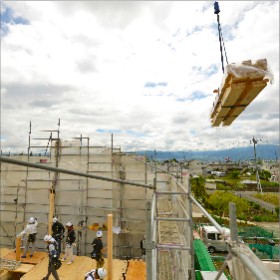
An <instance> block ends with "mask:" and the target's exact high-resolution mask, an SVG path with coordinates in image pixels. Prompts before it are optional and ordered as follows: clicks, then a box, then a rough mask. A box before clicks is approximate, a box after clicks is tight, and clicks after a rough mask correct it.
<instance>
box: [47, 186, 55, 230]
mask: <svg viewBox="0 0 280 280" xmlns="http://www.w3.org/2000/svg"><path fill="white" fill-rule="evenodd" d="M54 194H55V192H54V189H51V190H50V209H49V211H50V212H49V226H48V234H49V235H52V224H53V214H54Z"/></svg>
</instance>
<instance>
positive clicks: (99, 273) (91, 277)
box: [85, 268, 107, 280]
mask: <svg viewBox="0 0 280 280" xmlns="http://www.w3.org/2000/svg"><path fill="white" fill-rule="evenodd" d="M106 275H107V271H106V269H104V268H98V269H93V270H91V271H89V272H87V273H86V275H85V280H95V279H104V278H105V276H106Z"/></svg>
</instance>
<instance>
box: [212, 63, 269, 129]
mask: <svg viewBox="0 0 280 280" xmlns="http://www.w3.org/2000/svg"><path fill="white" fill-rule="evenodd" d="M269 80H272V74H271V73H270V71H269V70H268V66H267V61H266V59H260V60H257V61H256V63H254V64H252V62H251V60H249V61H243V62H242V63H241V64H239V65H238V64H229V65H227V67H226V72H225V75H224V77H223V81H222V83H221V86H220V88H219V89H218V90H214V92H215V93H216V94H217V96H216V98H215V101H214V103H213V107H212V111H211V114H210V118H211V123H212V126H213V127H214V126H219V125H220V124H222V125H223V126H228V125H231V123H232V122H233V121H234V120H235V119H236V118H237V117H238V116H239V115H240V114H241V113H242V112H243V111H244V110H245V109H246V107H247V106H248V105H249V104H250V103H251V102H252V101H253V100H254V99H255V98H256V97H257V96H258V94H259V93H260V92H261V91H262V90H263V89H264V88H265V87H266V85H267V83H268V82H269Z"/></svg>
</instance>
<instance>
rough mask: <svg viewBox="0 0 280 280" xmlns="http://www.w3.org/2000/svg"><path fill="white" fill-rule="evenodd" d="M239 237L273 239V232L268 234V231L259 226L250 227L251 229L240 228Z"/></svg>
mask: <svg viewBox="0 0 280 280" xmlns="http://www.w3.org/2000/svg"><path fill="white" fill-rule="evenodd" d="M238 236H240V237H241V238H248V237H255V236H256V237H265V238H273V237H274V236H273V232H268V231H267V230H265V229H263V228H261V227H258V226H250V227H240V228H239V231H238Z"/></svg>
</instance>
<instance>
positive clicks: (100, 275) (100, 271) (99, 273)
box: [97, 268, 107, 279]
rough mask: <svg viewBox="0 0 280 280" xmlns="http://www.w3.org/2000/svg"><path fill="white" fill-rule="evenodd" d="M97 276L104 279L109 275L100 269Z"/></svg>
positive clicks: (103, 269)
mask: <svg viewBox="0 0 280 280" xmlns="http://www.w3.org/2000/svg"><path fill="white" fill-rule="evenodd" d="M97 274H98V275H99V277H100V279H104V277H105V276H106V275H107V271H106V270H105V268H98V269H97Z"/></svg>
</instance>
